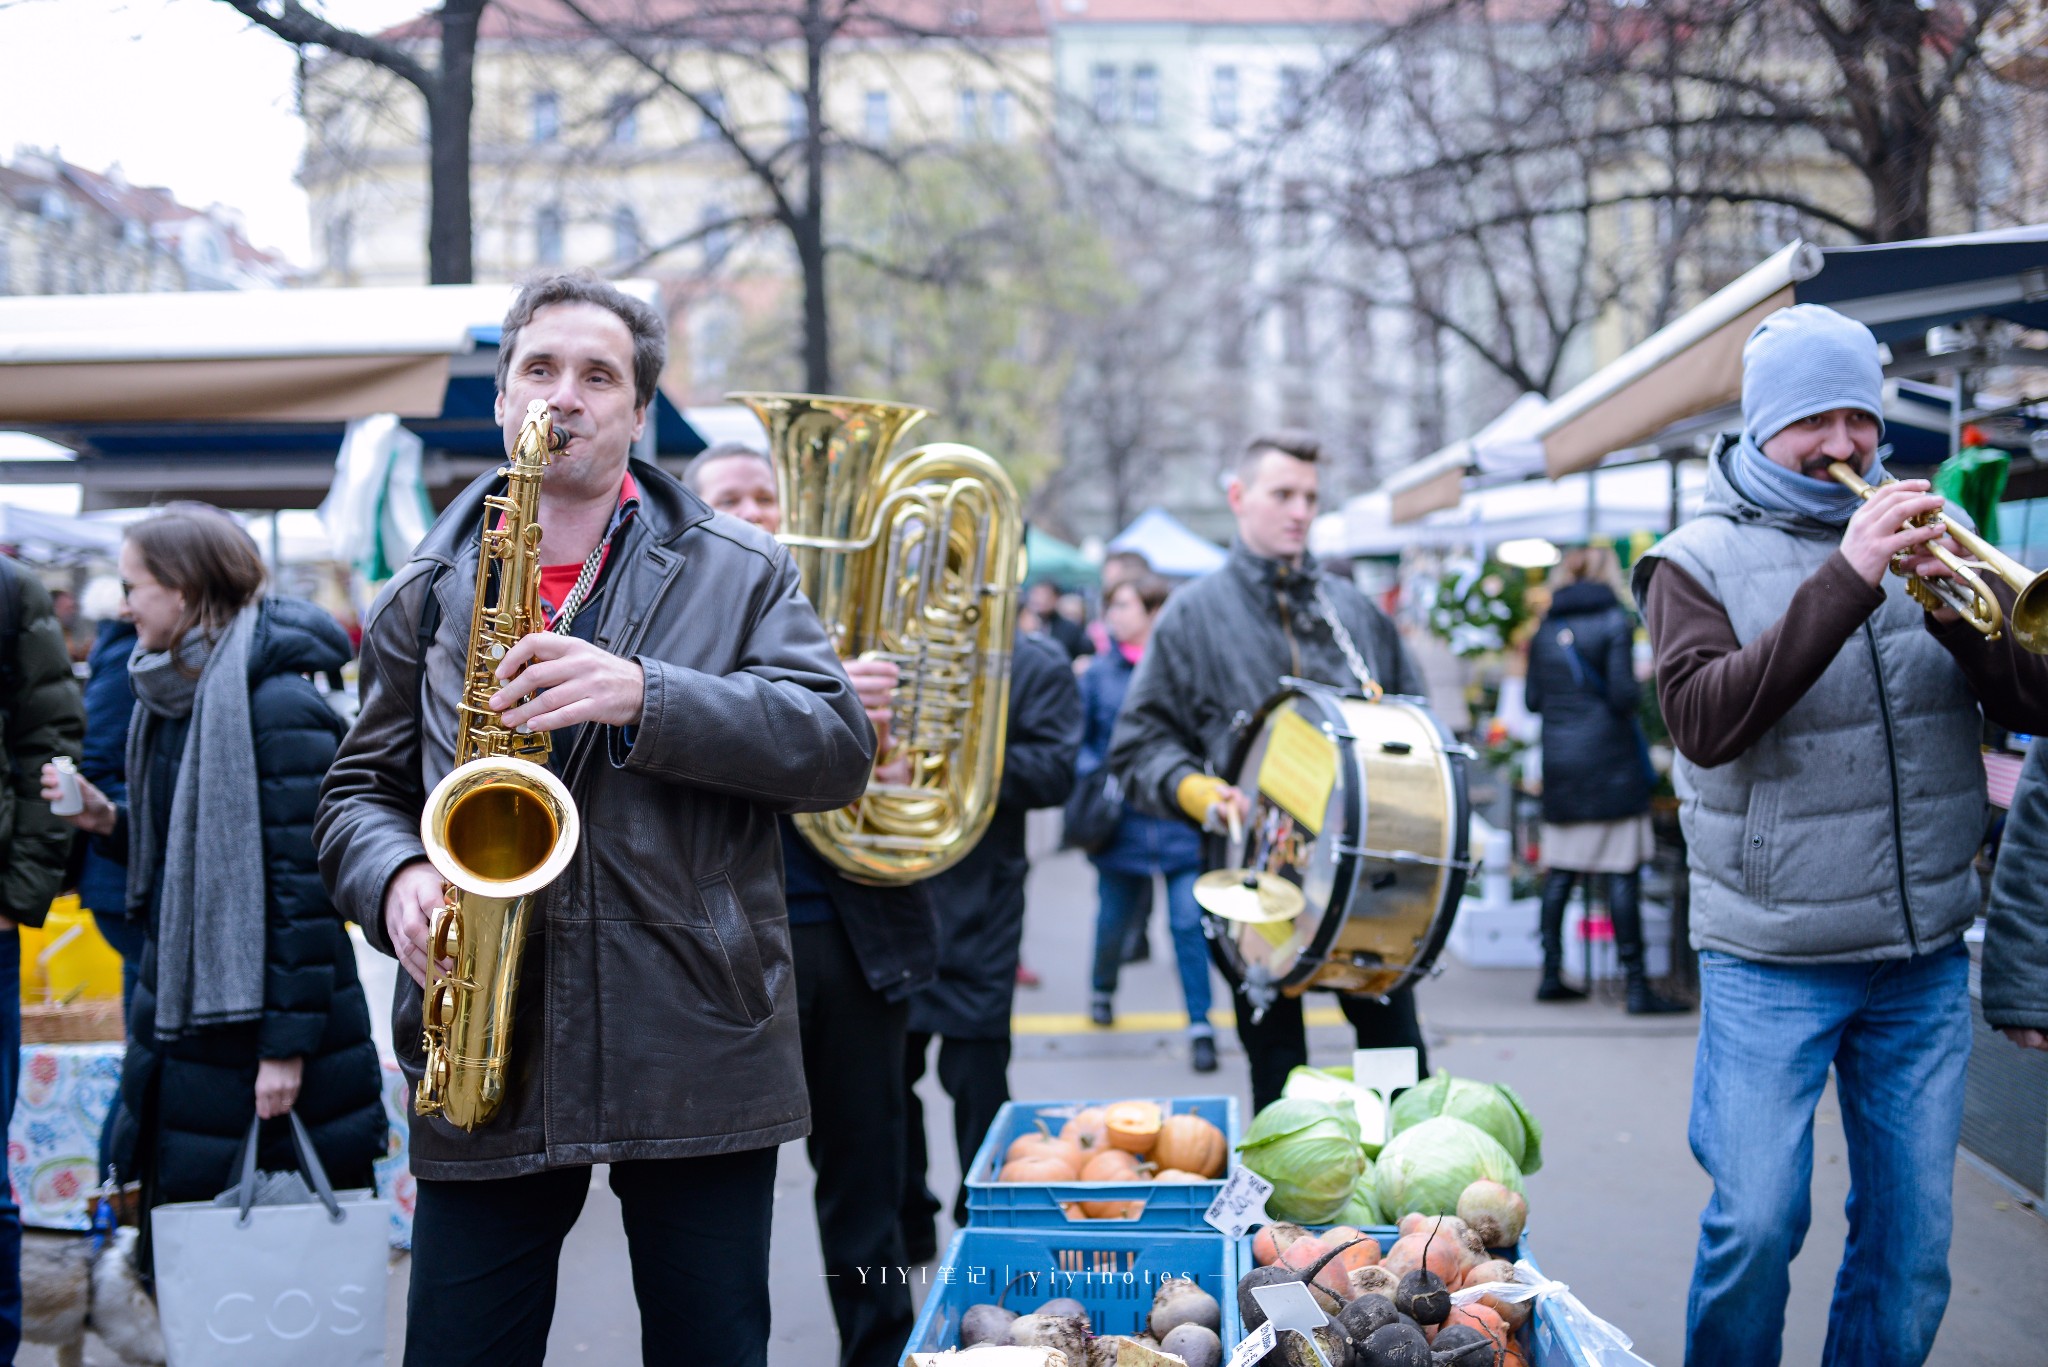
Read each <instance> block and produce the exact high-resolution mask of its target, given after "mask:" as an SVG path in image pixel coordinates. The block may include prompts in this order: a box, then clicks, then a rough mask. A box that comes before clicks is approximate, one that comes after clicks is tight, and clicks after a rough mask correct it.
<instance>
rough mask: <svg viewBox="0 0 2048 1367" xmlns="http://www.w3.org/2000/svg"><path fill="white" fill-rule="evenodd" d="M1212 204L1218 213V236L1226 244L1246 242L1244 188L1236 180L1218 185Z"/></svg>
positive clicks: (1221, 182)
mask: <svg viewBox="0 0 2048 1367" xmlns="http://www.w3.org/2000/svg"><path fill="white" fill-rule="evenodd" d="M1210 203H1211V204H1212V205H1213V206H1214V208H1215V211H1216V235H1217V236H1218V237H1220V238H1222V239H1223V240H1224V241H1226V242H1242V241H1243V240H1244V187H1243V186H1242V185H1240V184H1239V183H1238V182H1236V181H1234V180H1223V181H1218V182H1217V183H1216V189H1215V192H1214V193H1213V194H1212V195H1211V197H1210Z"/></svg>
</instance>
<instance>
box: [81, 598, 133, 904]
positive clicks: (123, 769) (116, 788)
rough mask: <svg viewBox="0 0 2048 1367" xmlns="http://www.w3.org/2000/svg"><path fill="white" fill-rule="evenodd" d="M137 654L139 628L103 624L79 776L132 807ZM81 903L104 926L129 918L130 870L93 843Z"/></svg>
mask: <svg viewBox="0 0 2048 1367" xmlns="http://www.w3.org/2000/svg"><path fill="white" fill-rule="evenodd" d="M134 652H135V624H134V623H132V622H121V621H106V622H101V623H100V627H99V634H98V636H97V637H95V638H94V640H93V644H92V654H91V656H90V657H88V658H87V660H86V664H87V666H88V667H89V668H90V669H91V671H92V672H91V674H90V676H89V677H87V679H86V681H85V754H84V756H83V757H82V758H81V759H80V760H79V761H78V772H79V773H81V774H83V775H85V777H86V778H87V779H88V780H89V781H90V782H91V783H92V785H93V787H95V788H97V789H99V790H100V791H101V792H103V793H105V794H106V795H107V799H108V800H109V801H110V802H113V803H115V804H116V805H118V806H124V807H125V806H126V805H127V804H128V718H129V717H130V715H132V714H133V713H134V711H135V690H134V689H132V688H130V687H129V686H128V657H129V656H130V655H132V654H134ZM78 900H79V902H80V903H81V904H83V905H84V907H85V908H86V910H88V911H90V912H91V913H92V914H93V916H94V917H95V918H97V919H100V920H106V919H110V918H111V919H119V920H126V919H127V917H128V870H127V869H126V868H125V867H123V866H122V864H121V863H120V862H119V861H118V860H113V859H109V858H107V856H106V855H104V854H102V853H101V852H100V851H99V850H98V849H96V848H94V847H93V842H91V841H88V842H87V845H86V851H85V866H84V868H83V869H81V870H80V872H79V875H78Z"/></svg>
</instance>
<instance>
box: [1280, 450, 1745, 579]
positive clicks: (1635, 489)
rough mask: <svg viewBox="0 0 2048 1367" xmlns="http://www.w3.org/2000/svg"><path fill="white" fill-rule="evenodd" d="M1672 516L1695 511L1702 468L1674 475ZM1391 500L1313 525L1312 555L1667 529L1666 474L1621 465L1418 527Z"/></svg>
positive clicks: (1685, 467)
mask: <svg viewBox="0 0 2048 1367" xmlns="http://www.w3.org/2000/svg"><path fill="white" fill-rule="evenodd" d="M1678 476H1679V488H1678V516H1679V520H1680V521H1683V520H1684V519H1686V518H1687V517H1690V516H1691V515H1692V514H1693V513H1694V512H1695V511H1697V509H1698V508H1699V502H1700V496H1701V492H1702V491H1703V490H1704V489H1705V487H1706V467H1705V465H1704V464H1702V463H1701V462H1698V461H1688V462H1686V463H1684V464H1682V465H1680V466H1679V467H1678ZM1392 502H1393V500H1392V498H1391V497H1390V496H1389V495H1388V494H1387V493H1386V492H1384V491H1375V492H1373V493H1369V494H1361V495H1359V496H1358V497H1356V498H1353V499H1350V500H1348V501H1346V503H1345V504H1344V507H1343V509H1342V510H1341V511H1340V512H1337V513H1327V514H1325V515H1324V516H1323V517H1320V518H1318V519H1316V524H1317V525H1316V529H1315V535H1314V537H1313V538H1312V543H1311V544H1312V547H1313V549H1314V550H1315V552H1316V554H1318V555H1344V556H1370V555H1396V554H1398V553H1400V552H1401V551H1403V550H1405V549H1407V548H1408V547H1410V546H1473V545H1482V546H1492V545H1498V544H1499V543H1500V542H1503V541H1513V540H1519V539H1523V538H1529V537H1539V538H1541V539H1543V540H1545V541H1553V542H1560V543H1563V544H1567V545H1569V544H1572V543H1575V542H1583V541H1590V540H1593V539H1595V538H1597V537H1609V538H1614V539H1617V540H1618V539H1620V538H1622V537H1626V536H1630V535H1633V534H1634V533H1636V532H1643V531H1648V532H1664V531H1669V530H1670V528H1671V467H1669V466H1668V465H1664V464H1661V463H1660V464H1655V465H1627V466H1619V467H1616V468H1614V469H1608V470H1595V471H1591V472H1589V473H1586V474H1580V475H1567V476H1566V477H1565V478H1563V479H1560V480H1556V481H1554V482H1550V483H1536V484H1529V483H1511V484H1501V485H1497V486H1495V487H1493V488H1488V489H1476V490H1473V491H1470V492H1468V493H1467V494H1466V495H1465V497H1464V500H1463V501H1462V502H1461V503H1460V504H1459V505H1458V506H1457V507H1455V508H1445V509H1440V510H1438V511H1436V512H1432V513H1429V514H1428V515H1426V516H1425V517H1423V518H1421V519H1420V520H1419V521H1415V522H1396V521H1394V520H1393V517H1392Z"/></svg>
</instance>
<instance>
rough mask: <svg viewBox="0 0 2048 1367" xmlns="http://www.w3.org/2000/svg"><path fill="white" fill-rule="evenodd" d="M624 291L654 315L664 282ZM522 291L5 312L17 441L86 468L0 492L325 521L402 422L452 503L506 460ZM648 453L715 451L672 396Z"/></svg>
mask: <svg viewBox="0 0 2048 1367" xmlns="http://www.w3.org/2000/svg"><path fill="white" fill-rule="evenodd" d="M619 284H620V288H622V289H624V290H626V291H627V292H629V293H632V294H634V295H636V296H638V297H641V298H645V299H648V300H650V301H652V300H654V299H656V298H657V297H658V291H657V287H656V286H655V285H654V284H653V283H652V282H651V281H622V282H619ZM514 292H515V287H514V286H511V285H430V286H417V287H406V288H384V289H360V290H287V291H263V292H219V293H190V294H154V295H76V296H61V297H32V298H30V297H25V298H14V299H0V430H9V429H12V430H18V431H26V432H33V433H35V434H37V435H39V436H43V437H46V438H48V439H50V440H52V441H54V442H56V443H58V444H59V445H61V446H64V447H66V448H68V449H69V450H71V451H73V452H75V453H76V456H77V458H76V460H74V461H69V462H47V461H45V462H36V463H34V464H30V463H27V462H11V461H10V462H0V479H5V480H8V481H13V482H35V483H49V482H61V483H78V484H82V485H83V486H85V490H86V494H85V505H86V506H87V507H89V508H92V507H112V506H121V505H124V504H130V503H136V502H149V501H151V500H152V499H158V498H164V497H186V498H205V499H210V500H212V501H215V502H220V503H224V504H227V505H229V506H234V507H245V508H254V507H311V506H313V505H314V504H317V503H319V502H320V500H321V498H322V497H324V495H325V493H326V490H327V487H328V485H329V483H330V482H331V480H332V478H333V473H334V458H335V453H336V451H337V450H338V449H339V447H340V444H341V438H342V432H343V428H344V426H345V424H346V423H347V422H348V421H350V420H351V419H356V418H363V417H368V416H370V415H371V414H374V413H395V414H397V415H398V416H399V417H400V418H401V419H402V420H403V422H404V424H405V426H406V427H408V428H409V429H411V430H412V431H413V432H415V433H416V434H418V435H419V437H420V438H421V439H422V441H423V442H424V443H425V445H426V448H427V450H428V453H429V454H428V463H427V469H428V474H429V483H430V485H431V486H432V487H433V488H434V489H436V490H437V491H439V492H442V493H446V492H451V491H452V490H453V489H455V488H459V487H461V485H463V484H465V483H467V482H468V480H469V479H470V478H471V477H472V476H473V475H474V474H475V473H476V472H477V471H478V470H481V469H483V468H486V466H487V464H488V462H489V461H490V460H492V459H495V458H496V457H497V455H498V453H499V452H500V451H501V450H502V436H501V434H500V432H499V429H498V425H497V423H496V421H495V420H494V419H493V417H492V404H493V400H494V399H495V396H496V390H497V385H496V370H497V353H498V341H499V335H500V329H501V325H502V322H503V319H504V315H505V310H506V308H507V307H508V306H509V305H510V303H511V301H512V298H513V294H514ZM654 407H655V411H654V415H653V421H652V423H650V428H651V432H650V436H649V439H648V442H647V446H646V448H645V453H646V454H648V455H652V456H666V457H671V458H676V459H680V458H682V457H687V456H689V455H693V454H695V453H696V452H697V451H700V450H702V449H703V448H704V441H703V439H702V437H700V436H699V435H698V433H697V432H696V430H695V429H694V428H693V427H692V426H691V425H690V423H689V422H688V420H687V419H685V418H684V416H683V414H682V411H681V409H679V408H678V407H677V406H676V405H675V404H674V403H673V402H671V401H670V399H669V398H668V396H667V395H665V394H660V393H657V395H656V399H655V406H654Z"/></svg>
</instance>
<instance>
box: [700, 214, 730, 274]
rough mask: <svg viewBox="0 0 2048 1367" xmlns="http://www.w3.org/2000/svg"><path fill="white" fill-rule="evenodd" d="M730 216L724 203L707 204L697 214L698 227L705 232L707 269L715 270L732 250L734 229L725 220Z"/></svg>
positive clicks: (703, 238) (703, 239) (705, 263)
mask: <svg viewBox="0 0 2048 1367" xmlns="http://www.w3.org/2000/svg"><path fill="white" fill-rule="evenodd" d="M728 216H729V215H727V213H726V211H725V206H724V205H723V204H707V205H705V206H704V209H703V212H702V213H700V214H698V216H697V225H698V229H699V231H700V232H701V233H702V234H703V237H702V241H703V243H704V269H706V270H715V269H716V268H717V267H718V266H720V265H721V264H723V263H724V261H725V258H726V256H727V255H728V254H730V253H731V251H732V229H731V227H729V226H728V225H727V224H726V221H725V220H726V218H727V217H728Z"/></svg>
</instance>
